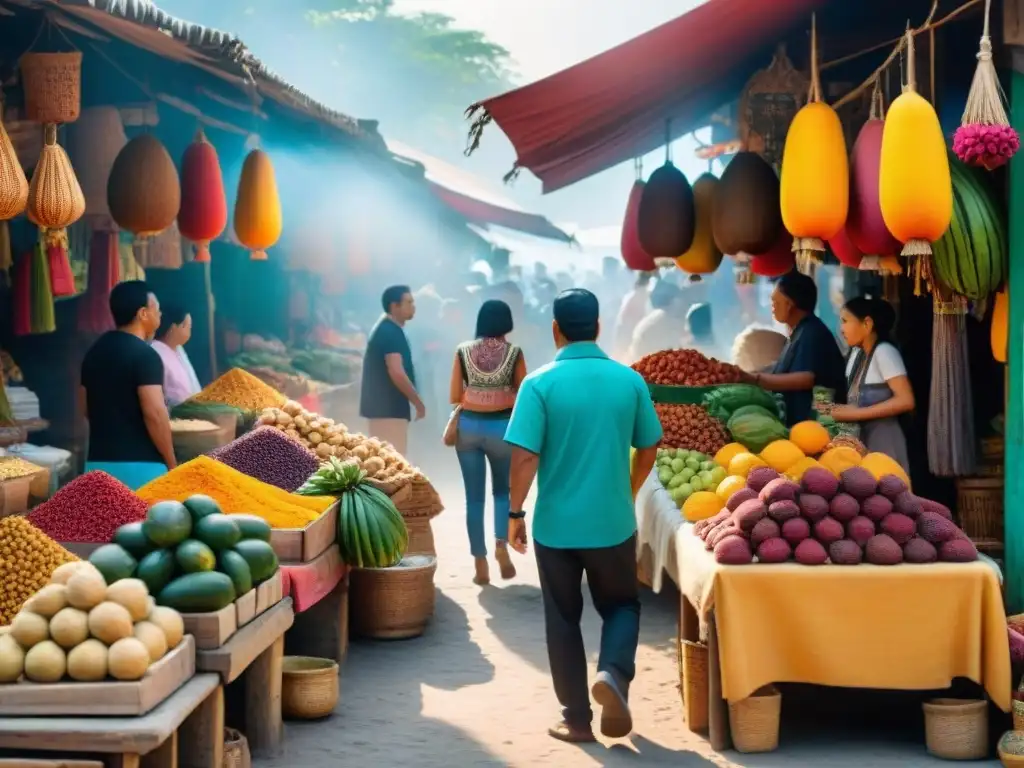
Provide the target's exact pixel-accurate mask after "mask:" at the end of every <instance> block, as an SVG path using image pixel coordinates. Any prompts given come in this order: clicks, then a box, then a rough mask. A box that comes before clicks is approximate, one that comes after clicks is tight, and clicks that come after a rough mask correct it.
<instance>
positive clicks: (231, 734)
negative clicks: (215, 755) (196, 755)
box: [221, 728, 252, 768]
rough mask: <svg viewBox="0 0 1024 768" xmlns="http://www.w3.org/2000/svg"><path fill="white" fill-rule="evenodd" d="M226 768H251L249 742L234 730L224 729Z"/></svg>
mask: <svg viewBox="0 0 1024 768" xmlns="http://www.w3.org/2000/svg"><path fill="white" fill-rule="evenodd" d="M221 765H223V766H224V768H250V766H252V756H251V755H250V754H249V740H248V739H246V738H245V735H244V734H243V733H241V732H240V731H236V730H235V729H234V728H225V729H224V762H223V763H221Z"/></svg>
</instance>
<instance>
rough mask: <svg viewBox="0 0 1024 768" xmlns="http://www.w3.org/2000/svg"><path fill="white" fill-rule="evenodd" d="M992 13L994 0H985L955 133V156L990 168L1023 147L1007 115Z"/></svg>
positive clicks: (1007, 158)
mask: <svg viewBox="0 0 1024 768" xmlns="http://www.w3.org/2000/svg"><path fill="white" fill-rule="evenodd" d="M991 15H992V0H985V27H984V30H983V31H982V33H981V44H980V47H979V50H978V67H977V69H975V70H974V80H973V81H972V82H971V90H970V91H969V92H968V94H967V105H966V107H965V108H964V116H963V118H962V119H961V121H960V127H959V128H957V129H956V133H954V134H953V151H954V152H955V153H956V156H957V157H959V158H960V160H961V161H963V162H965V163H967V164H968V165H976V166H981V167H983V168H986V169H988V170H990V171H991V170H993V169H994V168H998V167H999V166H1001V165H1005V164H1006V163H1007V161H1009V159H1010V158H1011V157H1013V156H1014V155H1015V154H1017V150H1018V149H1020V136H1018V135H1017V131H1015V130H1014V129H1013V128H1012V127H1011V126H1010V120H1009V118H1008V117H1007V116H1006V107H1005V105H1004V104H1003V91H1002V87H1001V86H1000V85H999V75H998V74H997V73H996V65H995V63H993V61H992V38H991V36H990V35H989V18H990V17H991Z"/></svg>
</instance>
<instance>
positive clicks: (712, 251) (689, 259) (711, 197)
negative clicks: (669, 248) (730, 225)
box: [676, 173, 722, 282]
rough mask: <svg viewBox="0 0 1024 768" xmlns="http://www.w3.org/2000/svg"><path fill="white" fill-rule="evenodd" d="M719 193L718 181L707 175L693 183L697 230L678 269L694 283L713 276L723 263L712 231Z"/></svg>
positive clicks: (677, 260) (677, 259)
mask: <svg viewBox="0 0 1024 768" xmlns="http://www.w3.org/2000/svg"><path fill="white" fill-rule="evenodd" d="M717 193H718V179H716V178H715V177H714V176H713V175H712V174H710V173H705V174H704V175H703V176H701V177H700V178H699V179H697V181H695V182H694V184H693V207H694V214H695V217H696V227H695V228H694V233H693V243H692V244H691V245H690V248H689V250H687V251H686V252H685V253H683V254H682V255H680V256H677V257H676V266H677V267H679V268H680V269H681V270H683V271H684V272H687V273H689V274H690V280H691V281H694V282H696V281H699V280H700V276H701V275H710V274H711V273H712V272H714V271H715V270H716V269H718V265H719V264H721V263H722V252H721V251H720V250H718V247H717V246H716V245H715V237H714V235H713V234H712V232H711V222H712V220H713V218H714V210H715V199H716V197H717Z"/></svg>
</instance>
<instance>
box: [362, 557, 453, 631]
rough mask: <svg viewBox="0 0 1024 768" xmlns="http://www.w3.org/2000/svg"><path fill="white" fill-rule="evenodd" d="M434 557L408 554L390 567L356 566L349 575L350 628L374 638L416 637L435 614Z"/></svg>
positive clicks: (435, 563) (435, 568)
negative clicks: (397, 563)
mask: <svg viewBox="0 0 1024 768" xmlns="http://www.w3.org/2000/svg"><path fill="white" fill-rule="evenodd" d="M436 570H437V558H436V557H427V556H423V555H410V556H408V557H406V558H404V559H403V560H402V562H401V563H400V564H399V565H396V566H394V567H393V568H355V569H353V570H352V574H351V576H350V579H351V581H350V586H349V621H350V622H351V625H352V631H353V632H354V633H355V634H357V635H361V636H363V637H371V638H375V639H377V640H402V639H405V638H410V637H419V636H420V635H422V634H423V630H424V629H426V626H427V623H428V622H429V621H430V618H431V617H432V616H433V615H434V572H435V571H436Z"/></svg>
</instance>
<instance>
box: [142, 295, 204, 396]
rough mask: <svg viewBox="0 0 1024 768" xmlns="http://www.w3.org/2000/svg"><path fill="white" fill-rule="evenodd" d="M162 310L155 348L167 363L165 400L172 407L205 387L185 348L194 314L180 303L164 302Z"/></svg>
mask: <svg viewBox="0 0 1024 768" xmlns="http://www.w3.org/2000/svg"><path fill="white" fill-rule="evenodd" d="M162 310H163V311H162V313H161V314H162V318H161V321H160V327H159V328H158V329H157V332H156V341H154V342H153V349H155V350H156V352H157V354H158V355H160V359H161V360H162V361H163V364H164V400H166V401H167V405H168V406H169V407H171V408H173V407H174V406H176V405H178V404H180V403H183V402H185V401H186V400H188V399H189V398H190V397H192V396H193V395H197V394H199V390H200V389H202V387H200V385H199V379H198V378H197V377H196V371H195V369H194V368H193V367H192V361H191V360H189V359H188V354H187V353H186V352H185V344H186V343H187V342H188V340H189V339H190V338H192V316H191V315H190V314H189V313H188V312H186V311H185V308H184V307H182V306H179V305H173V304H165V305H164V306H163V307H162Z"/></svg>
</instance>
